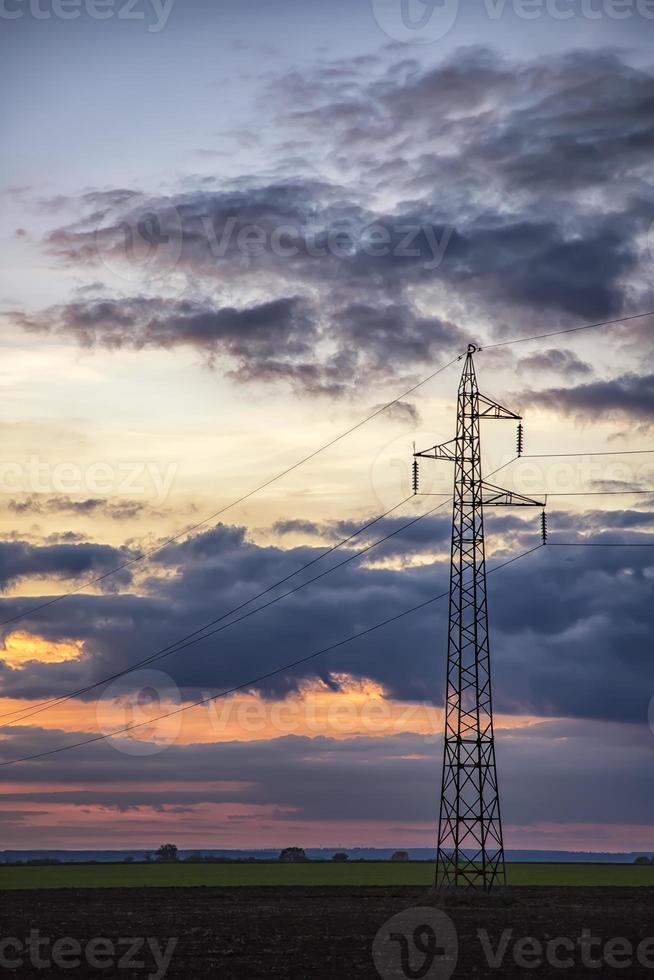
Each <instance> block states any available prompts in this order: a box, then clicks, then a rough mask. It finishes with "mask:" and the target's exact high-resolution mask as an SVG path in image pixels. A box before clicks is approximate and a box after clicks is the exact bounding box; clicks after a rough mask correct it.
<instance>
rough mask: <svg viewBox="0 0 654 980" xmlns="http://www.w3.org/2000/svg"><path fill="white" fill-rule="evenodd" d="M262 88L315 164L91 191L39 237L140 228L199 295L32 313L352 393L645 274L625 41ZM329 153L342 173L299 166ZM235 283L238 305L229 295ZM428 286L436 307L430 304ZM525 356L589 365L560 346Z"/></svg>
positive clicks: (589, 314) (624, 289)
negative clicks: (164, 186) (265, 173)
mask: <svg viewBox="0 0 654 980" xmlns="http://www.w3.org/2000/svg"><path fill="white" fill-rule="evenodd" d="M330 68H331V69H332V70H330ZM371 71H372V72H375V78H374V80H373V81H371V75H370V72H371ZM269 95H270V97H271V99H272V101H273V103H275V104H276V105H277V107H278V111H279V113H280V116H283V117H284V123H285V124H286V126H287V127H288V126H289V125H290V126H292V127H295V129H296V130H297V135H298V139H299V141H300V142H301V143H303V144H304V145H305V148H306V153H307V159H308V163H307V165H306V166H303V167H299V166H298V168H297V169H296V170H293V169H289V166H290V165H289V163H288V161H286V162H285V163H283V166H282V164H281V163H280V176H279V178H277V179H274V180H267V181H266V180H262V179H259V180H257V179H255V178H249V177H248V178H245V177H244V178H241V179H240V180H237V181H232V182H231V183H227V182H223V183H222V184H220V185H217V186H216V182H215V181H214V180H213V179H212V180H209V181H206V180H198V181H196V185H195V187H194V188H193V186H192V185H187V188H188V186H191V188H192V189H190V190H189V189H186V190H184V191H180V192H178V193H172V194H170V195H168V196H161V195H159V196H153V195H147V194H144V193H140V192H136V191H134V190H130V189H126V188H119V189H116V190H110V191H102V192H98V191H91V192H87V193H86V194H84V195H82V197H81V202H80V201H78V202H77V204H79V203H81V205H82V207H81V211H82V213H83V214H84V216H83V217H82V218H79V217H78V218H77V219H76V220H75V222H73V223H69V224H62V225H61V226H60V227H58V228H55V229H53V230H52V232H51V233H50V234H49V235H48V236H47V237H46V239H45V242H44V244H45V247H46V248H47V249H48V251H49V252H50V253H51V254H52V255H54V256H56V257H57V258H59V259H60V260H62V261H63V262H65V263H67V264H71V265H74V266H75V267H79V266H80V265H82V266H88V267H89V268H92V269H93V270H94V271H95V270H96V269H102V267H103V263H105V264H106V263H108V264H109V266H110V268H113V266H114V263H115V262H123V263H124V262H127V263H130V262H131V261H132V259H131V258H130V255H131V251H130V250H131V249H132V248H133V246H134V243H135V242H136V243H137V244H140V246H141V247H142V250H143V248H144V249H145V252H146V253H147V254H148V256H149V259H148V261H150V260H151V262H152V270H153V272H155V273H156V271H157V270H159V271H160V272H162V273H163V272H164V271H171V270H174V271H175V272H176V274H178V276H180V277H181V278H180V280H179V281H180V282H184V281H186V282H187V287H186V288H185V287H183V286H182V287H181V288H182V291H183V292H184V293H187V294H188V295H189V296H190V295H191V291H190V290H191V286H192V290H193V295H194V296H197V294H198V284H200V286H201V288H202V289H203V291H204V296H203V298H201V299H199V300H195V299H194V300H193V301H191V300H185V299H176V300H170V299H168V300H163V299H161V298H160V297H152V296H150V297H132V298H126V299H121V300H117V299H115V300H105V301H93V300H92V299H89V298H86V299H85V300H84V302H80V303H77V304H75V303H70V304H68V305H64V306H62V307H60V308H59V309H58V310H49V311H45V312H44V313H42V314H41V315H40V316H39V315H36V316H31V317H26V316H22V317H21V315H20V314H18V315H17V317H18V320H19V322H21V323H22V324H23V325H24V326H25V327H27V328H30V327H35V328H39V327H41V328H42V329H61V330H63V331H65V332H68V333H69V334H72V335H73V336H75V337H76V338H77V340H78V341H79V342H80V343H85V344H94V343H99V344H102V345H104V346H121V345H123V346H125V345H126V346H130V347H135V348H141V347H142V348H148V347H153V346H161V347H174V346H176V345H177V344H190V345H193V346H195V347H197V348H199V349H200V350H202V351H203V352H205V353H206V354H207V355H208V356H210V357H211V358H213V359H215V360H216V361H221V360H223V359H226V360H227V369H228V370H232V371H233V373H235V375H236V377H237V378H238V379H239V380H240V381H241V382H261V381H266V382H273V383H274V382H276V381H279V380H288V381H290V382H291V383H293V384H295V386H296V387H298V388H301V389H303V390H304V391H307V392H317V393H321V392H329V393H333V394H338V393H339V392H341V391H343V390H345V389H347V388H350V387H351V386H353V385H354V384H365V383H368V382H371V381H372V382H378V381H382V380H386V379H391V378H393V377H395V376H397V375H401V374H402V373H404V372H406V371H407V370H413V369H414V368H415V366H417V365H420V364H423V363H433V362H434V361H435V360H442V358H443V357H444V356H451V354H452V353H453V352H456V351H458V350H460V349H463V348H464V347H465V343H466V342H467V341H468V340H469V339H474V338H469V337H468V336H467V334H465V333H464V331H463V330H461V328H460V327H459V326H458V325H457V321H460V320H461V319H462V317H463V316H466V318H467V319H468V321H471V320H472V318H473V317H474V321H475V322H478V320H479V317H480V316H481V317H483V320H482V322H484V321H485V322H488V323H489V327H490V330H491V332H493V333H497V332H501V331H502V330H503V329H505V328H506V322H507V318H508V317H510V316H513V315H514V314H515V313H516V312H519V314H520V316H521V319H522V322H523V324H524V329H526V330H528V329H529V328H530V327H531V326H532V325H533V327H534V328H539V329H540V327H541V326H542V324H543V323H544V322H546V323H548V324H550V323H551V322H552V318H556V320H557V321H560V322H564V323H566V324H567V323H571V324H572V323H576V322H578V321H579V320H580V319H601V318H603V317H607V318H608V317H610V316H615V315H619V314H620V313H621V312H623V311H624V310H625V309H627V307H633V305H634V304H635V303H637V302H638V297H639V296H644V295H645V294H646V292H647V289H648V283H649V281H650V278H651V277H650V276H649V273H648V263H651V256H650V255H649V254H648V253H647V250H646V248H644V246H643V240H644V239H645V238H646V233H647V229H648V227H649V224H650V223H651V221H652V219H653V218H654V201H653V200H652V199H651V194H650V191H649V186H650V184H649V182H650V181H651V178H652V173H653V169H654V168H653V165H652V154H651V147H652V140H653V138H654V137H653V134H654V124H653V123H652V111H651V109H652V105H653V104H654V78H653V76H652V74H651V73H650V72H648V71H646V70H644V69H635V68H632V67H630V66H628V65H627V64H626V63H625V62H624V61H623V60H621V58H620V56H619V55H617V54H616V53H614V52H601V51H599V52H591V53H588V52H585V53H584V52H573V53H570V54H566V55H562V56H556V57H553V56H550V57H544V58H540V59H537V60H535V61H533V62H528V63H521V62H516V61H510V60H508V59H506V58H501V57H499V56H498V55H497V54H495V53H494V52H492V51H489V50H487V49H484V48H479V47H476V48H469V49H464V50H462V51H459V52H457V53H456V55H453V56H452V57H451V58H449V59H446V60H444V61H442V62H441V63H439V64H438V65H436V66H434V67H430V68H428V69H425V68H423V67H421V66H420V65H419V64H418V63H417V62H415V61H412V60H410V59H409V60H403V61H402V62H399V63H397V64H395V65H392V66H390V67H388V68H384V61H383V60H382V59H379V60H378V61H376V62H374V63H366V64H365V65H362V64H360V63H358V62H357V60H356V59H353V60H352V61H351V62H347V61H346V60H342V61H340V62H338V63H337V64H336V63H335V64H333V65H331V66H330V65H323V66H322V68H321V70H320V71H319V72H316V73H306V72H305V73H302V72H295V73H294V74H292V75H289V76H284V77H281V78H277V79H276V80H274V81H273V82H271V87H270V93H269ZM290 104H292V106H293V110H292V111H291V112H289V111H288V107H289V105H290ZM282 129H283V126H282ZM283 136H284V138H283V139H282V140H281V142H280V146H281V145H282V144H283V143H288V136H289V130H288V128H287V129H286V130H284V131H283ZM344 147H347V152H345V151H344ZM325 161H328V162H329V163H330V164H331V165H332V172H342V173H343V180H342V183H341V184H336V183H334V182H330V181H328V180H326V179H318V178H316V177H308V176H306V175H305V174H306V173H308V172H309V170H308V168H309V167H310V168H311V170H313V172H314V173H320V168H321V166H322V164H323V163H324V162H325ZM588 189H592V190H593V193H592V194H588V193H587V192H588ZM391 191H392V194H391V193H390V192H391ZM379 192H383V197H382V195H380V193H379ZM389 197H390V198H391V199H393V200H394V201H395V203H394V204H393V205H392V206H391V207H386V208H381V207H379V206H378V205H376V204H375V201H378V200H380V199H388V198H389ZM77 213H78V214H79V208H78V210H77ZM96 278H97V277H96ZM225 282H228V283H229V286H230V304H229V308H228V307H227V306H226V304H225V303H224V302H222V301H221V300H220V299H217V298H216V295H217V294H218V293H219V292H220V290H221V289H222V287H223V283H225ZM434 288H435V291H436V295H437V296H438V304H439V311H441V310H442V311H443V312H442V314H441V315H439V317H430V316H428V315H426V314H425V312H424V310H425V309H429V308H430V306H433V300H432V298H431V297H432V296H433V293H430V290H433V289H434ZM253 292H254V294H255V295H257V296H261V295H266V296H267V297H269V298H268V299H267V300H266V301H265V302H258V303H253V301H252V295H253ZM423 292H426V296H425V297H424V301H421V300H422V293H423ZM627 296H629V303H627ZM234 297H237V300H236V301H235V300H234ZM450 309H451V310H452V311H456V314H454V313H449V310H450ZM616 335H619V331H618V334H616ZM543 356H547V355H543ZM527 366H528V367H529V369H530V370H541V369H542V368H544V367H547V369H550V370H558V371H559V372H563V373H566V374H571V373H572V372H573V371H575V370H576V371H578V372H579V373H582V372H584V370H585V368H584V365H583V362H581V361H579V362H575V361H573V360H571V359H570V358H568V359H567V360H565V358H564V359H563V360H562V359H561V357H558V358H557V356H556V355H553V354H551V355H550V356H549V357H548V364H547V365H545V364H543V363H539V364H533V365H527Z"/></svg>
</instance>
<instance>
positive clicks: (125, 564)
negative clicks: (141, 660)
mask: <svg viewBox="0 0 654 980" xmlns="http://www.w3.org/2000/svg"><path fill="white" fill-rule="evenodd" d="M457 360H458V356H457V357H454V358H452V360H451V361H448V363H447V364H444V365H443V366H442V367H440V368H438V370H437V371H432V373H431V374H429V375H427V377H426V378H423V379H422V381H418V383H417V384H415V385H413V386H412V387H411V388H407V390H406V391H403V392H402V394H401V395H398V396H397V397H396V398H394V399H393V400H392V401H390V402H387V403H386V404H385V405H382V406H381V408H378V409H376V410H375V411H374V412H371V413H370V415H367V416H366V417H365V418H364V419H361V421H359V422H356V423H355V424H354V425H351V426H350V427H349V429H345V430H344V431H343V432H341V433H340V434H339V435H337V436H334V438H333V439H330V440H329V441H328V442H326V443H324V444H323V445H322V446H319V447H318V448H317V449H314V450H313V452H311V453H309V454H308V455H307V456H304V457H303V458H302V459H300V460H298V461H297V462H296V463H293V464H292V465H291V466H287V467H286V469H284V470H281V472H279V473H277V474H276V475H275V476H272V477H270V478H269V479H268V480H265V481H264V482H263V483H260V484H259V485H258V486H256V487H253V488H252V490H248V492H247V493H244V494H242V495H241V496H240V497H237V498H236V499H235V500H232V501H231V503H229V504H226V505H225V506H224V507H221V509H220V510H217V511H216V512H215V513H213V514H210V515H209V517H205V518H203V520H201V521H197V522H196V523H195V524H191V525H190V526H189V527H187V528H184V530H183V531H180V532H179V533H178V534H175V535H173V536H172V537H170V538H167V539H166V540H165V541H163V542H162V543H161V544H158V545H156V547H154V548H150V549H149V550H148V551H144V552H143V553H142V554H140V555H136V556H135V557H134V558H130V559H128V560H127V561H124V562H122V563H121V564H120V565H116V566H115V568H110V569H109V570H108V571H106V572H103V573H102V575H98V576H96V577H95V578H92V579H89V580H88V581H86V582H83V583H82V584H81V585H79V586H77V587H76V588H74V589H70V591H68V592H64V593H62V594H61V595H58V596H54V597H53V598H52V599H47V600H46V601H45V602H41V603H38V604H37V605H35V606H31V607H30V608H29V609H26V610H25V611H24V612H22V613H19V614H17V615H16V616H12V617H11V618H10V619H5V620H3V621H0V626H8V625H9V624H10V623H16V622H18V621H19V620H21V619H25V617H26V616H30V615H31V614H32V613H35V612H39V611H40V610H41V609H47V608H48V607H49V606H53V605H54V604H55V603H57V602H61V601H62V600H63V599H67V598H69V597H70V596H73V595H77V594H78V593H79V592H82V591H83V589H87V588H90V587H92V586H94V585H98V584H99V583H100V582H103V581H104V580H105V579H106V578H109V577H110V576H111V575H115V574H116V573H117V572H120V571H122V570H123V569H125V568H128V567H130V566H131V565H134V564H136V563H137V562H140V561H144V560H145V559H146V558H151V557H152V556H153V555H156V554H157V553H158V552H160V551H162V550H163V549H164V548H166V547H168V545H169V544H173V543H174V542H175V541H179V539H180V538H182V537H184V536H185V535H187V534H190V533H191V532H192V531H195V530H197V528H199V527H202V526H203V525H205V524H208V523H209V522H210V521H214V520H215V519H216V518H217V517H220V516H221V515H222V514H224V513H226V511H228V510H231V509H232V507H236V506H237V504H241V503H243V502H244V501H245V500H249V498H250V497H252V496H254V494H256V493H259V492H260V491H261V490H265V489H266V488H267V487H269V486H271V485H272V484H273V483H276V482H277V481H278V480H281V479H282V477H284V476H288V474H289V473H292V472H293V471H294V470H297V469H298V468H299V467H300V466H304V464H305V463H308V462H309V461H310V460H312V459H314V458H315V457H316V456H318V455H319V454H320V453H322V452H325V450H327V449H330V448H331V447H332V446H334V445H336V443H337V442H340V441H341V439H345V437H346V436H349V435H351V434H352V433H353V432H356V430H357V429H360V428H361V427H362V426H363V425H366V423H368V422H371V421H372V419H374V418H377V416H378V415H381V414H382V413H383V412H385V411H387V409H389V408H392V407H393V405H397V403H398V402H400V401H402V399H403V398H406V397H407V396H408V395H411V394H412V393H413V392H414V391H417V389H418V388H420V387H422V385H424V384H427V382H428V381H432V380H433V379H434V378H435V377H437V376H438V375H439V374H442V373H443V371H446V370H447V368H449V367H451V366H452V364H455V363H456V361H457Z"/></svg>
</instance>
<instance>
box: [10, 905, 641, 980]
mask: <svg viewBox="0 0 654 980" xmlns="http://www.w3.org/2000/svg"><path fill="white" fill-rule="evenodd" d="M416 907H417V908H423V909H424V908H425V907H430V908H431V909H432V911H431V912H408V913H406V914H405V915H404V916H403V918H402V919H401V920H398V921H397V922H396V923H395V924H392V925H391V926H388V927H385V923H386V922H387V920H388V919H389V918H391V917H392V916H395V915H397V914H398V913H401V912H403V911H404V910H407V909H415V908H416ZM444 916H447V917H449V919H450V920H452V922H453V923H454V927H455V930H456V933H455V934H454V933H452V932H451V929H450V927H449V923H448V921H447V918H444ZM430 929H431V931H430ZM30 930H38V935H33V941H35V940H36V939H41V940H45V939H47V943H46V942H45V941H43V942H42V944H41V946H40V948H39V949H38V950H37V951H36V952H37V954H38V955H39V956H40V962H41V966H40V967H39V966H38V965H33V963H31V962H30V960H34V958H35V957H34V954H33V953H31V952H30V949H29V948H27V947H26V945H25V943H26V941H27V939H28V937H29V934H30ZM380 930H381V932H380ZM478 930H482V937H483V938H485V940H486V949H487V950H490V953H491V955H492V951H494V950H497V948H498V944H500V940H501V938H502V934H503V931H504V930H508V932H505V933H504V940H505V941H504V950H503V951H504V956H503V959H502V961H501V963H497V964H496V965H495V966H494V967H493V966H491V965H489V963H488V962H487V956H486V954H485V952H484V945H483V943H482V938H480V935H479V932H478ZM484 930H485V932H484ZM583 930H588V932H587V936H588V937H592V945H589V944H590V943H591V939H590V938H588V939H587V941H586V945H584V941H583V939H582V936H583ZM378 933H379V938H378V939H377V941H376V943H375V952H374V954H373V940H374V939H375V936H376V935H377V934H378ZM391 933H392V934H393V935H392V937H391V935H390V934H391ZM452 936H455V939H454V940H453V939H452ZM12 937H16V938H17V939H19V940H20V942H21V943H23V944H24V945H23V948H22V949H21V948H18V947H16V946H15V945H13V944H7V940H8V939H10V938H12ZM66 937H71V938H72V939H74V940H75V941H76V942H77V943H79V944H81V952H80V951H79V950H77V951H76V949H75V946H73V947H69V946H65V945H61V946H60V949H59V953H58V954H57V956H58V957H59V959H60V965H58V966H57V965H55V964H54V963H53V962H52V960H53V956H54V942H55V940H56V939H64V938H66ZM100 937H103V938H104V939H106V940H110V942H111V944H112V945H109V946H107V944H106V943H105V944H104V945H100V946H96V947H95V951H94V950H93V947H91V950H90V954H91V956H95V961H94V963H95V965H91V964H90V963H89V948H88V946H87V944H88V943H89V941H90V940H92V939H94V938H100ZM131 937H144V938H146V937H147V938H149V939H157V940H158V941H159V943H160V944H161V949H162V950H165V948H166V943H167V941H168V940H169V939H170V938H171V937H177V940H178V941H177V946H176V948H175V950H174V953H173V954H172V960H171V962H170V965H169V968H168V970H167V972H165V974H164V973H163V967H161V968H159V969H158V968H157V965H156V962H155V957H154V955H153V952H152V946H151V945H150V946H149V945H145V946H143V947H142V948H139V949H138V950H136V949H135V950H133V951H132V953H131V957H132V959H133V960H134V962H133V963H132V965H131V966H128V965H126V964H125V963H124V962H123V963H122V964H121V963H120V962H119V961H120V960H121V959H122V960H123V961H124V960H125V959H126V958H129V957H128V955H127V954H128V950H129V946H130V945H131V943H130V942H129V941H128V940H129V939H130V938H131ZM403 937H404V938H403ZM529 937H532V938H533V939H534V940H536V941H537V944H536V945H534V944H533V943H523V944H522V946H520V945H518V946H516V943H519V941H520V940H526V939H528V938H529ZM648 937H654V889H648V888H624V889H623V888H603V889H601V888H571V887H568V888H519V889H513V890H507V892H506V893H504V894H497V895H494V896H493V897H491V898H484V897H482V898H479V897H478V898H476V899H475V900H473V901H468V900H465V899H463V900H461V899H458V898H455V897H450V898H443V897H437V896H435V895H434V894H430V893H429V892H427V891H425V890H424V889H415V888H347V889H346V888H233V889H215V888H202V889H201V888H179V889H173V888H167V889H155V888H148V889H136V888H129V889H97V890H92V891H90V890H89V891H76V890H69V889H66V890H61V891H53V890H51V891H15V892H5V893H4V895H3V896H2V907H1V909H0V938H2V942H0V976H3V977H4V976H7V977H11V976H16V977H44V976H47V977H50V976H54V977H70V978H77V977H95V978H97V977H111V978H114V977H115V978H123V977H124V978H131V977H141V978H145V977H148V976H149V977H151V978H152V977H156V980H161V977H162V976H163V975H165V976H166V977H168V978H183V980H198V978H203V977H215V978H218V980H231V978H237V980H253V978H260V977H284V978H285V977H289V978H292V980H350V978H352V980H359V978H362V980H366V978H373V980H378V978H379V977H380V976H381V977H382V980H402V978H403V977H408V978H415V980H425V978H426V980H449V977H450V976H452V977H454V978H472V977H474V978H475V980H481V978H484V977H495V978H498V980H505V978H515V977H525V976H533V977H536V978H539V977H566V976H567V977H570V978H573V980H576V978H578V977H614V976H615V977H651V978H652V980H654V939H653V940H652V941H651V943H650V944H649V946H646V945H645V946H643V945H642V944H643V941H644V940H646V939H647V938H648ZM555 939H561V940H562V944H559V945H557V946H556V947H555V946H553V945H550V948H549V953H548V951H547V949H546V946H547V943H548V942H550V943H551V942H552V941H553V940H555ZM580 940H581V943H580ZM595 940H597V941H595ZM619 940H626V941H627V942H628V944H630V945H625V943H624V942H621V941H619ZM453 941H454V942H455V943H456V942H457V941H458V956H457V952H456V946H453ZM611 941H614V942H613V943H612V944H611ZM416 943H417V945H416ZM607 943H608V944H609V945H608V946H607ZM639 945H641V953H640V957H638V956H637V954H636V948H637V947H638V946H639ZM630 947H631V948H632V951H631V953H630V952H629V949H630ZM420 950H422V952H420ZM402 952H404V966H403V965H402ZM62 955H63V960H61V956H62ZM521 956H522V957H523V958H522V959H521ZM516 957H517V959H516ZM557 957H558V961H559V962H558V965H557V959H556V958H557ZM21 958H22V960H23V964H22V965H21V966H17V967H16V968H14V967H13V966H12V964H13V963H15V962H16V961H17V960H18V959H21ZM548 958H549V960H550V962H548ZM638 959H640V960H641V962H638ZM591 960H592V961H593V962H595V963H596V964H598V965H596V966H594V967H592V966H590V965H588V964H589V962H590V961H591ZM78 961H79V965H71V964H73V963H77V962H78ZM455 961H456V965H455ZM48 963H49V964H50V965H48ZM66 964H68V965H66ZM139 964H140V965H139Z"/></svg>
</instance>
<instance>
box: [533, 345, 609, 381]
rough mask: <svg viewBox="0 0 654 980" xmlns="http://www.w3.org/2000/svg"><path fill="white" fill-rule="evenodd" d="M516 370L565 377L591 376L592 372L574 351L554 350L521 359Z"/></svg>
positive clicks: (588, 365)
mask: <svg viewBox="0 0 654 980" xmlns="http://www.w3.org/2000/svg"><path fill="white" fill-rule="evenodd" d="M516 369H517V370H527V371H534V372H537V373H540V372H541V371H552V372H555V373H556V374H563V375H565V376H570V375H575V374H591V373H592V370H593V369H592V368H591V366H590V364H587V363H586V362H585V361H582V360H581V359H580V358H579V357H577V355H576V354H575V353H574V351H570V350H557V349H556V348H552V349H550V350H544V351H539V352H537V353H535V354H530V355H529V357H523V358H522V359H521V360H520V361H519V362H518V364H517V366H516Z"/></svg>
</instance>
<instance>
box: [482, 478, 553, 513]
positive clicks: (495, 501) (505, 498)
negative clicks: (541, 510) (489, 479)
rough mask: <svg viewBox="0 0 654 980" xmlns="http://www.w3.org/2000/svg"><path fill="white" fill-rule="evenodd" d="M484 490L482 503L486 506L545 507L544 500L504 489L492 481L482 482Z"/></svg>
mask: <svg viewBox="0 0 654 980" xmlns="http://www.w3.org/2000/svg"><path fill="white" fill-rule="evenodd" d="M481 490H482V494H483V497H482V503H483V505H484V507H544V506H545V504H544V502H543V501H542V500H532V499H531V497H525V496H524V495H523V494H521V493H516V492H515V490H504V489H503V488H502V487H496V486H494V485H493V484H492V483H484V482H482V484H481Z"/></svg>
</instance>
